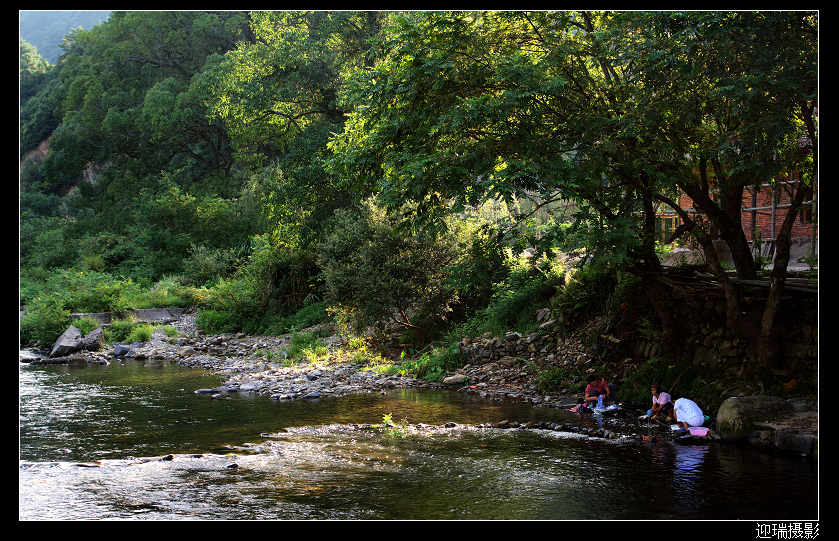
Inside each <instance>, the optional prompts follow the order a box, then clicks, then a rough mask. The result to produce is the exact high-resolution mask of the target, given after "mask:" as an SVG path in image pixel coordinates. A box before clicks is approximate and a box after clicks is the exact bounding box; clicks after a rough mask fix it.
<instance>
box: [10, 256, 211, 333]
mask: <svg viewBox="0 0 839 541" xmlns="http://www.w3.org/2000/svg"><path fill="white" fill-rule="evenodd" d="M201 293H202V292H201V290H197V289H195V288H191V287H188V286H184V285H182V284H180V283H178V282H177V281H176V280H175V279H173V278H166V279H164V280H161V281H160V282H157V283H155V284H151V285H145V284H142V283H138V282H135V281H133V280H130V279H122V278H117V277H114V276H111V275H109V274H106V273H101V272H95V271H83V270H76V269H69V270H58V271H54V272H52V273H45V272H44V270H43V269H40V270H39V269H37V268H36V269H31V270H24V271H23V272H22V273H21V303H22V304H24V305H25V306H26V313H25V315H24V317H23V319H22V320H21V323H20V328H21V343H22V344H26V343H31V342H33V341H39V342H40V343H41V344H42V345H51V344H52V343H53V342H54V341H55V339H56V338H58V336H59V335H60V334H61V333H62V332H64V330H65V329H66V328H67V326H68V325H69V322H70V313H72V312H117V313H119V312H124V311H125V310H128V309H133V308H154V307H162V306H174V307H185V306H189V305H191V304H193V303H195V302H198V299H199V298H200V295H201ZM111 327H112V329H111V334H113V333H114V332H119V331H117V330H115V329H113V324H112V325H111ZM125 338H126V336H120V338H118V340H123V339H125Z"/></svg>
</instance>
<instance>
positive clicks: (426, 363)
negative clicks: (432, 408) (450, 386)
mask: <svg viewBox="0 0 839 541" xmlns="http://www.w3.org/2000/svg"><path fill="white" fill-rule="evenodd" d="M461 366H463V354H461V353H460V349H458V347H457V344H453V345H451V346H448V347H436V348H433V349H432V350H431V351H430V352H426V353H423V354H422V355H420V356H419V357H418V358H416V359H413V360H407V361H406V360H404V359H403V361H402V363H401V364H400V367H399V373H400V374H402V375H405V376H411V377H414V378H422V379H426V380H429V381H440V380H441V379H443V378H444V377H445V376H446V374H448V373H449V372H451V371H453V370H456V369H457V368H459V367H461Z"/></svg>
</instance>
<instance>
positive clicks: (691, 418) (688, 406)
mask: <svg viewBox="0 0 839 541" xmlns="http://www.w3.org/2000/svg"><path fill="white" fill-rule="evenodd" d="M673 413H674V416H675V418H676V423H677V424H678V425H679V426H680V427H682V428H685V429H687V428H690V427H692V426H702V424H703V423H704V422H705V414H704V413H702V410H701V409H700V408H699V406H698V405H697V404H696V402H694V401H693V400H689V399H687V398H680V399H678V400H676V403H675V404H674V405H673Z"/></svg>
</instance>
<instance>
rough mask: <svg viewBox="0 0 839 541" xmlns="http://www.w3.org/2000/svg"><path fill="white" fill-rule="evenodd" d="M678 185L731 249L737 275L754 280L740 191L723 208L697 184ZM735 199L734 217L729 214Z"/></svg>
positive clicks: (754, 273) (732, 210)
mask: <svg viewBox="0 0 839 541" xmlns="http://www.w3.org/2000/svg"><path fill="white" fill-rule="evenodd" d="M679 187H680V188H681V189H682V190H683V191H684V192H685V193H686V194H687V195H688V196H690V198H691V199H693V202H694V204H695V205H696V206H697V208H698V210H700V211H701V212H702V213H703V214H705V216H706V217H707V218H708V220H710V221H711V223H713V224H714V226H715V227H716V228H717V230H718V231H719V233H720V237H721V238H722V239H723V240H724V241H725V243H726V244H727V245H728V247H729V249H730V250H731V258H732V260H733V261H734V268H735V269H736V270H737V277H738V278H740V279H743V280H755V279H756V278H757V272H756V271H755V265H754V258H753V257H752V252H751V249H750V248H749V243H748V241H747V240H746V235H745V234H744V233H743V227H742V224H741V220H740V207H741V205H740V203H739V202H740V201H741V200H742V193H741V195H740V198H739V199H737V198H734V197H731V198H730V200H729V201H728V202H727V203H726V204H725V205H726V210H724V209H722V208H720V207H719V205H717V203H715V202H714V200H713V199H711V198H710V196H709V195H708V194H707V193H706V192H705V191H703V190H702V189H701V188H700V187H699V186H697V185H695V184H690V183H680V184H679ZM741 191H742V190H741ZM735 200H736V201H738V203H737V205H736V217H732V216H730V215H729V214H730V213H734V212H735V210H734V207H735V205H734V201H735Z"/></svg>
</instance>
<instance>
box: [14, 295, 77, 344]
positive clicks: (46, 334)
mask: <svg viewBox="0 0 839 541" xmlns="http://www.w3.org/2000/svg"><path fill="white" fill-rule="evenodd" d="M69 324H70V310H67V309H66V308H65V307H64V305H63V303H62V302H61V300H60V299H58V298H55V297H50V296H47V295H39V296H37V297H35V298H34V299H33V300H32V301H31V302H30V303H28V304H27V305H26V313H25V314H24V316H23V318H22V319H21V322H20V341H21V344H22V345H23V344H30V343H35V342H37V343H39V344H40V345H41V347H51V346H52V344H53V343H54V342H55V340H56V339H57V338H58V337H59V336H60V335H61V333H63V332H64V330H65V329H66V328H67V327H68V325H69Z"/></svg>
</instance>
